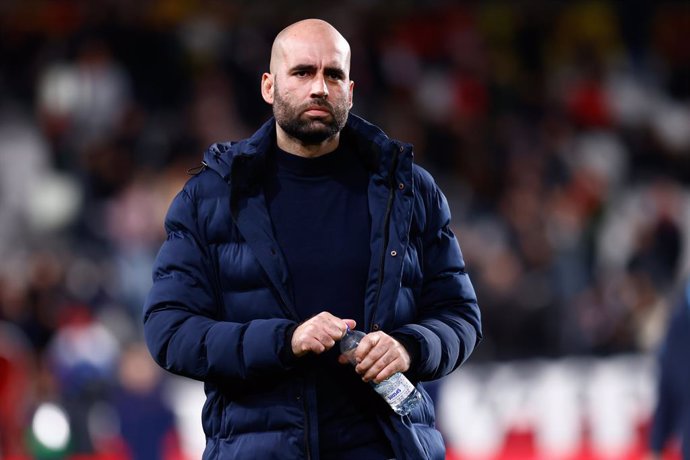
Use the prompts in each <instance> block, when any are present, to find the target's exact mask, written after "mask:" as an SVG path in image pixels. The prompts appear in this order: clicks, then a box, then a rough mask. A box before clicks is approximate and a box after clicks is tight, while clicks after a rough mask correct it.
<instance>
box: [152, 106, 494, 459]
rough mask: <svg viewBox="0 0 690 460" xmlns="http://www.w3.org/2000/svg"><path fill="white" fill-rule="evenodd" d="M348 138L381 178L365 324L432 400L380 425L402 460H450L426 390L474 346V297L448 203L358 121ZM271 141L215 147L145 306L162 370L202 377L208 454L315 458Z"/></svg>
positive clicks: (372, 189) (477, 333)
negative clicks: (264, 181)
mask: <svg viewBox="0 0 690 460" xmlns="http://www.w3.org/2000/svg"><path fill="white" fill-rule="evenodd" d="M342 135H343V136H350V138H351V140H352V141H353V145H356V149H357V151H358V154H359V155H360V157H361V158H362V161H364V162H365V164H367V165H368V167H369V169H370V171H371V174H370V182H369V189H368V195H369V209H370V215H371V227H372V231H371V244H370V250H371V263H370V269H369V278H368V284H367V288H366V296H365V297H366V298H365V302H364V305H365V311H364V318H365V319H366V324H365V325H364V327H359V326H358V327H359V328H360V329H363V330H365V331H374V330H382V331H385V332H387V333H394V334H395V335H396V337H404V338H405V339H406V340H405V342H406V343H408V344H410V343H412V344H414V345H415V346H416V347H417V348H416V351H417V353H416V355H418V356H419V358H418V359H416V360H415V362H413V364H412V365H413V367H412V368H411V369H410V370H409V372H408V373H407V375H408V376H409V377H410V379H411V380H412V381H413V382H414V383H416V384H417V387H418V388H419V390H420V392H421V393H422V395H423V397H424V403H423V404H421V405H419V406H418V407H417V408H416V409H415V410H413V411H412V413H411V414H410V415H409V416H405V417H400V416H397V415H396V414H395V413H394V412H393V411H392V410H382V411H381V413H380V415H379V416H378V422H379V424H380V426H381V427H382V429H383V431H384V433H385V434H386V436H387V437H388V438H389V439H390V442H391V445H392V447H393V450H394V452H395V455H396V458H397V459H398V460H403V459H411V460H412V459H413V460H419V459H435V460H436V459H439V460H440V459H443V458H444V456H445V448H444V444H443V440H442V438H441V435H440V433H439V432H438V431H437V430H436V429H435V426H434V411H433V405H432V402H431V400H430V398H429V397H428V395H427V393H426V392H425V391H424V389H423V387H422V385H421V384H420V383H419V382H420V381H423V380H433V379H437V378H440V377H443V376H445V375H447V374H448V373H450V372H452V371H453V370H454V369H456V368H457V367H458V366H459V365H460V364H461V363H462V362H463V361H464V360H465V359H467V357H468V356H469V355H470V353H471V352H472V350H473V349H474V347H475V345H476V343H477V341H478V340H479V338H480V337H481V326H480V315H479V309H478V307H477V301H476V296H475V293H474V290H473V288H472V284H471V283H470V280H469V278H468V276H467V274H466V273H465V265H464V261H463V258H462V254H461V252H460V248H459V246H458V243H457V241H456V239H455V236H454V235H453V233H452V232H451V230H450V228H449V221H450V213H449V209H448V205H447V203H446V200H445V198H444V196H443V195H442V193H441V192H440V190H439V189H438V188H437V186H436V185H435V183H434V181H433V179H432V178H431V176H430V175H429V174H428V173H427V172H425V171H424V170H423V169H421V168H419V167H418V166H416V165H414V164H413V162H412V149H411V147H410V146H409V145H404V144H400V143H398V142H396V141H393V140H391V139H389V138H388V137H387V136H386V135H385V134H384V133H383V132H382V131H381V130H380V129H378V128H377V127H375V126H373V125H371V124H369V123H367V122H366V121H364V120H362V119H361V118H358V117H357V116H355V115H352V114H351V115H350V116H349V119H348V123H347V126H346V127H345V128H344V130H343V132H342ZM274 143H275V121H274V120H269V121H268V122H267V123H266V124H265V125H264V126H263V127H262V128H261V129H259V131H257V132H256V133H255V134H254V135H253V136H252V137H251V138H249V139H246V140H243V141H241V142H237V143H225V144H214V145H213V146H211V148H209V150H208V151H207V152H206V154H205V156H204V165H205V167H204V169H203V170H202V171H201V172H200V173H199V174H197V175H196V176H194V177H193V178H191V179H190V180H189V181H188V182H187V184H186V185H185V187H184V189H183V190H182V191H181V192H180V193H179V194H178V196H177V197H176V198H175V200H174V201H173V203H172V205H171V207H170V209H169V211H168V215H167V218H166V222H165V227H166V231H167V240H166V241H165V242H164V244H163V246H162V248H161V250H160V252H159V254H158V257H157V259H156V263H155V266H154V270H153V287H152V289H151V291H150V294H149V296H148V298H147V301H146V305H145V314H144V331H145V336H146V343H147V344H148V347H149V350H150V351H151V354H152V356H153V358H154V359H155V360H156V362H158V363H159V364H160V365H161V366H162V367H163V368H165V369H167V370H168V371H170V372H173V373H175V374H180V375H183V376H187V377H190V378H193V379H198V380H202V381H204V382H205V391H206V396H207V400H206V404H205V406H204V409H203V415H202V422H203V428H204V431H205V433H206V437H207V444H206V450H205V451H204V457H203V458H204V459H209V460H210V459H224V460H225V459H260V460H268V459H306V458H309V459H314V460H318V458H319V453H318V439H317V437H316V435H315V430H314V429H313V427H314V426H316V423H317V422H316V419H315V417H316V410H315V408H314V405H313V401H314V400H315V388H314V381H313V376H311V375H310V374H309V373H305V372H302V370H301V369H302V368H301V367H300V366H298V365H297V364H296V363H295V361H296V360H297V359H296V358H294V356H291V354H290V353H289V352H287V350H288V349H289V347H290V341H289V338H290V337H289V331H290V330H291V329H292V328H293V327H294V326H295V324H297V321H298V317H297V314H296V312H295V307H294V305H293V302H292V299H291V295H290V290H289V284H290V283H289V279H288V271H287V266H286V263H285V260H284V258H283V257H282V255H281V251H280V248H279V247H278V246H277V243H276V241H275V239H274V236H273V234H272V230H271V228H272V227H271V222H270V218H269V214H268V210H267V207H266V203H265V199H264V196H263V192H262V190H261V186H260V184H261V173H262V167H263V164H264V160H265V158H266V153H267V152H268V151H269V149H271V148H273V145H274ZM324 256H326V255H324ZM302 359H303V358H302ZM386 409H387V408H386Z"/></svg>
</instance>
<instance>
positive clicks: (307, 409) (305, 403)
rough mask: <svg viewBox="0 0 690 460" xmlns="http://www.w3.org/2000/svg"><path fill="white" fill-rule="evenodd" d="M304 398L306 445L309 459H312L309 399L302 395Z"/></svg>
mask: <svg viewBox="0 0 690 460" xmlns="http://www.w3.org/2000/svg"><path fill="white" fill-rule="evenodd" d="M301 399H302V408H303V409H304V422H305V424H306V426H305V430H304V446H305V447H306V449H307V460H310V459H311V449H310V447H309V431H310V427H309V408H308V407H307V401H306V398H305V397H304V396H301Z"/></svg>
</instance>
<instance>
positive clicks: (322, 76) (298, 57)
mask: <svg viewBox="0 0 690 460" xmlns="http://www.w3.org/2000/svg"><path fill="white" fill-rule="evenodd" d="M353 88H354V82H353V81H352V80H350V45H349V44H348V43H347V40H345V38H343V36H342V35H340V33H339V32H338V31H337V30H335V28H334V27H333V26H332V25H330V24H329V23H327V22H326V21H322V20H320V19H305V20H304V21H300V22H296V23H294V24H292V25H291V26H289V27H286V28H285V29H284V30H283V31H281V32H280V33H279V34H278V36H277V37H276V39H275V41H274V42H273V48H272V49H271V65H270V72H268V73H264V74H263V75H262V76H261V95H262V96H263V98H264V100H265V101H266V102H267V103H269V104H271V105H272V106H273V115H274V117H275V120H276V139H277V142H278V147H280V148H281V149H283V150H285V151H286V152H290V153H294V154H296V155H303V156H318V155H322V154H324V153H328V152H331V151H333V150H334V149H335V148H336V147H337V146H338V142H339V136H340V131H341V130H342V129H343V127H344V126H345V124H346V123H347V117H348V113H349V111H350V109H351V108H352V95H353Z"/></svg>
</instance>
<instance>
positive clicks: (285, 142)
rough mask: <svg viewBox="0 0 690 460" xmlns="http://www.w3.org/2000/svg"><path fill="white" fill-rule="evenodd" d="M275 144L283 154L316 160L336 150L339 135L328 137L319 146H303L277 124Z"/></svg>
mask: <svg viewBox="0 0 690 460" xmlns="http://www.w3.org/2000/svg"><path fill="white" fill-rule="evenodd" d="M276 143H277V144H278V147H279V148H280V149H281V150H283V151H285V152H288V153H291V154H293V155H297V156H300V157H304V158H316V157H320V156H321V155H325V154H327V153H331V152H332V151H334V150H335V149H336V148H338V144H339V143H340V133H337V134H335V135H334V136H332V137H329V138H328V139H326V140H325V141H323V142H321V143H320V144H304V143H303V142H302V141H300V140H299V139H295V138H294V137H292V136H290V135H288V134H287V133H286V132H285V131H283V129H282V128H281V127H280V126H279V125H278V124H276Z"/></svg>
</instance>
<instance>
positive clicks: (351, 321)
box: [343, 319, 357, 329]
mask: <svg viewBox="0 0 690 460" xmlns="http://www.w3.org/2000/svg"><path fill="white" fill-rule="evenodd" d="M343 321H345V324H347V327H349V328H350V329H354V328H355V327H356V326H357V321H355V320H354V319H344V320H343Z"/></svg>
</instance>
